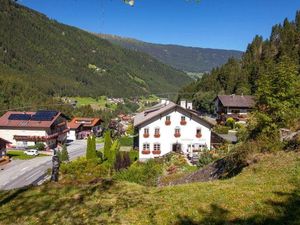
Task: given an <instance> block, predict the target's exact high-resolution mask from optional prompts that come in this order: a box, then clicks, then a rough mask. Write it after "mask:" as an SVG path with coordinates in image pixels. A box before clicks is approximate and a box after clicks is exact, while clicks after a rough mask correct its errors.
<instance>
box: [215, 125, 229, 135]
mask: <svg viewBox="0 0 300 225" xmlns="http://www.w3.org/2000/svg"><path fill="white" fill-rule="evenodd" d="M229 129H230V128H229V127H226V126H222V125H217V126H215V127H214V131H215V132H216V133H218V134H228V131H229Z"/></svg>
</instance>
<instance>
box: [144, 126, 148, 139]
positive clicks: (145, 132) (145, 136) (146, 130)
mask: <svg viewBox="0 0 300 225" xmlns="http://www.w3.org/2000/svg"><path fill="white" fill-rule="evenodd" d="M148 137H149V128H145V129H144V138H148Z"/></svg>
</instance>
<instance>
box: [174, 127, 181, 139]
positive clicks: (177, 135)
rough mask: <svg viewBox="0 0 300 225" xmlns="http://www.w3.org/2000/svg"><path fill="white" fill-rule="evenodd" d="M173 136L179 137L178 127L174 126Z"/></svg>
mask: <svg viewBox="0 0 300 225" xmlns="http://www.w3.org/2000/svg"><path fill="white" fill-rule="evenodd" d="M174 136H175V137H180V128H179V127H176V128H175V134H174Z"/></svg>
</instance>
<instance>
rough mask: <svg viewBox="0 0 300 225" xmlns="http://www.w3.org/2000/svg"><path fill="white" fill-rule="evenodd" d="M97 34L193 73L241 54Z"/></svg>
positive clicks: (209, 69) (219, 64)
mask: <svg viewBox="0 0 300 225" xmlns="http://www.w3.org/2000/svg"><path fill="white" fill-rule="evenodd" d="M97 36H99V37H101V38H105V39H107V40H109V41H111V42H112V43H115V44H118V45H120V46H123V47H125V48H128V49H132V50H135V51H139V52H145V53H147V54H149V55H151V56H153V57H154V58H156V59H158V60H160V61H161V62H163V63H166V64H168V65H170V66H173V67H174V68H177V69H180V70H183V71H187V72H194V73H195V72H196V73H202V72H208V71H211V69H212V68H214V67H217V66H221V65H222V64H224V63H226V61H227V60H228V59H229V58H230V57H234V58H236V59H240V58H241V56H242V52H241V51H235V50H223V49H210V48H196V47H185V46H179V45H163V44H153V43H147V42H143V41H139V40H136V39H130V38H122V37H118V36H115V35H108V34H98V35H97Z"/></svg>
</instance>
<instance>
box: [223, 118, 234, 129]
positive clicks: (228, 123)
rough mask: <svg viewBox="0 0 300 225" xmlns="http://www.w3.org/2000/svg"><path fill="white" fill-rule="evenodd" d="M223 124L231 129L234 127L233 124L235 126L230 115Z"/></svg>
mask: <svg viewBox="0 0 300 225" xmlns="http://www.w3.org/2000/svg"><path fill="white" fill-rule="evenodd" d="M225 125H226V126H227V127H230V128H231V129H234V126H235V120H234V119H233V118H231V117H229V118H228V119H227V120H226V123H225Z"/></svg>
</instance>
